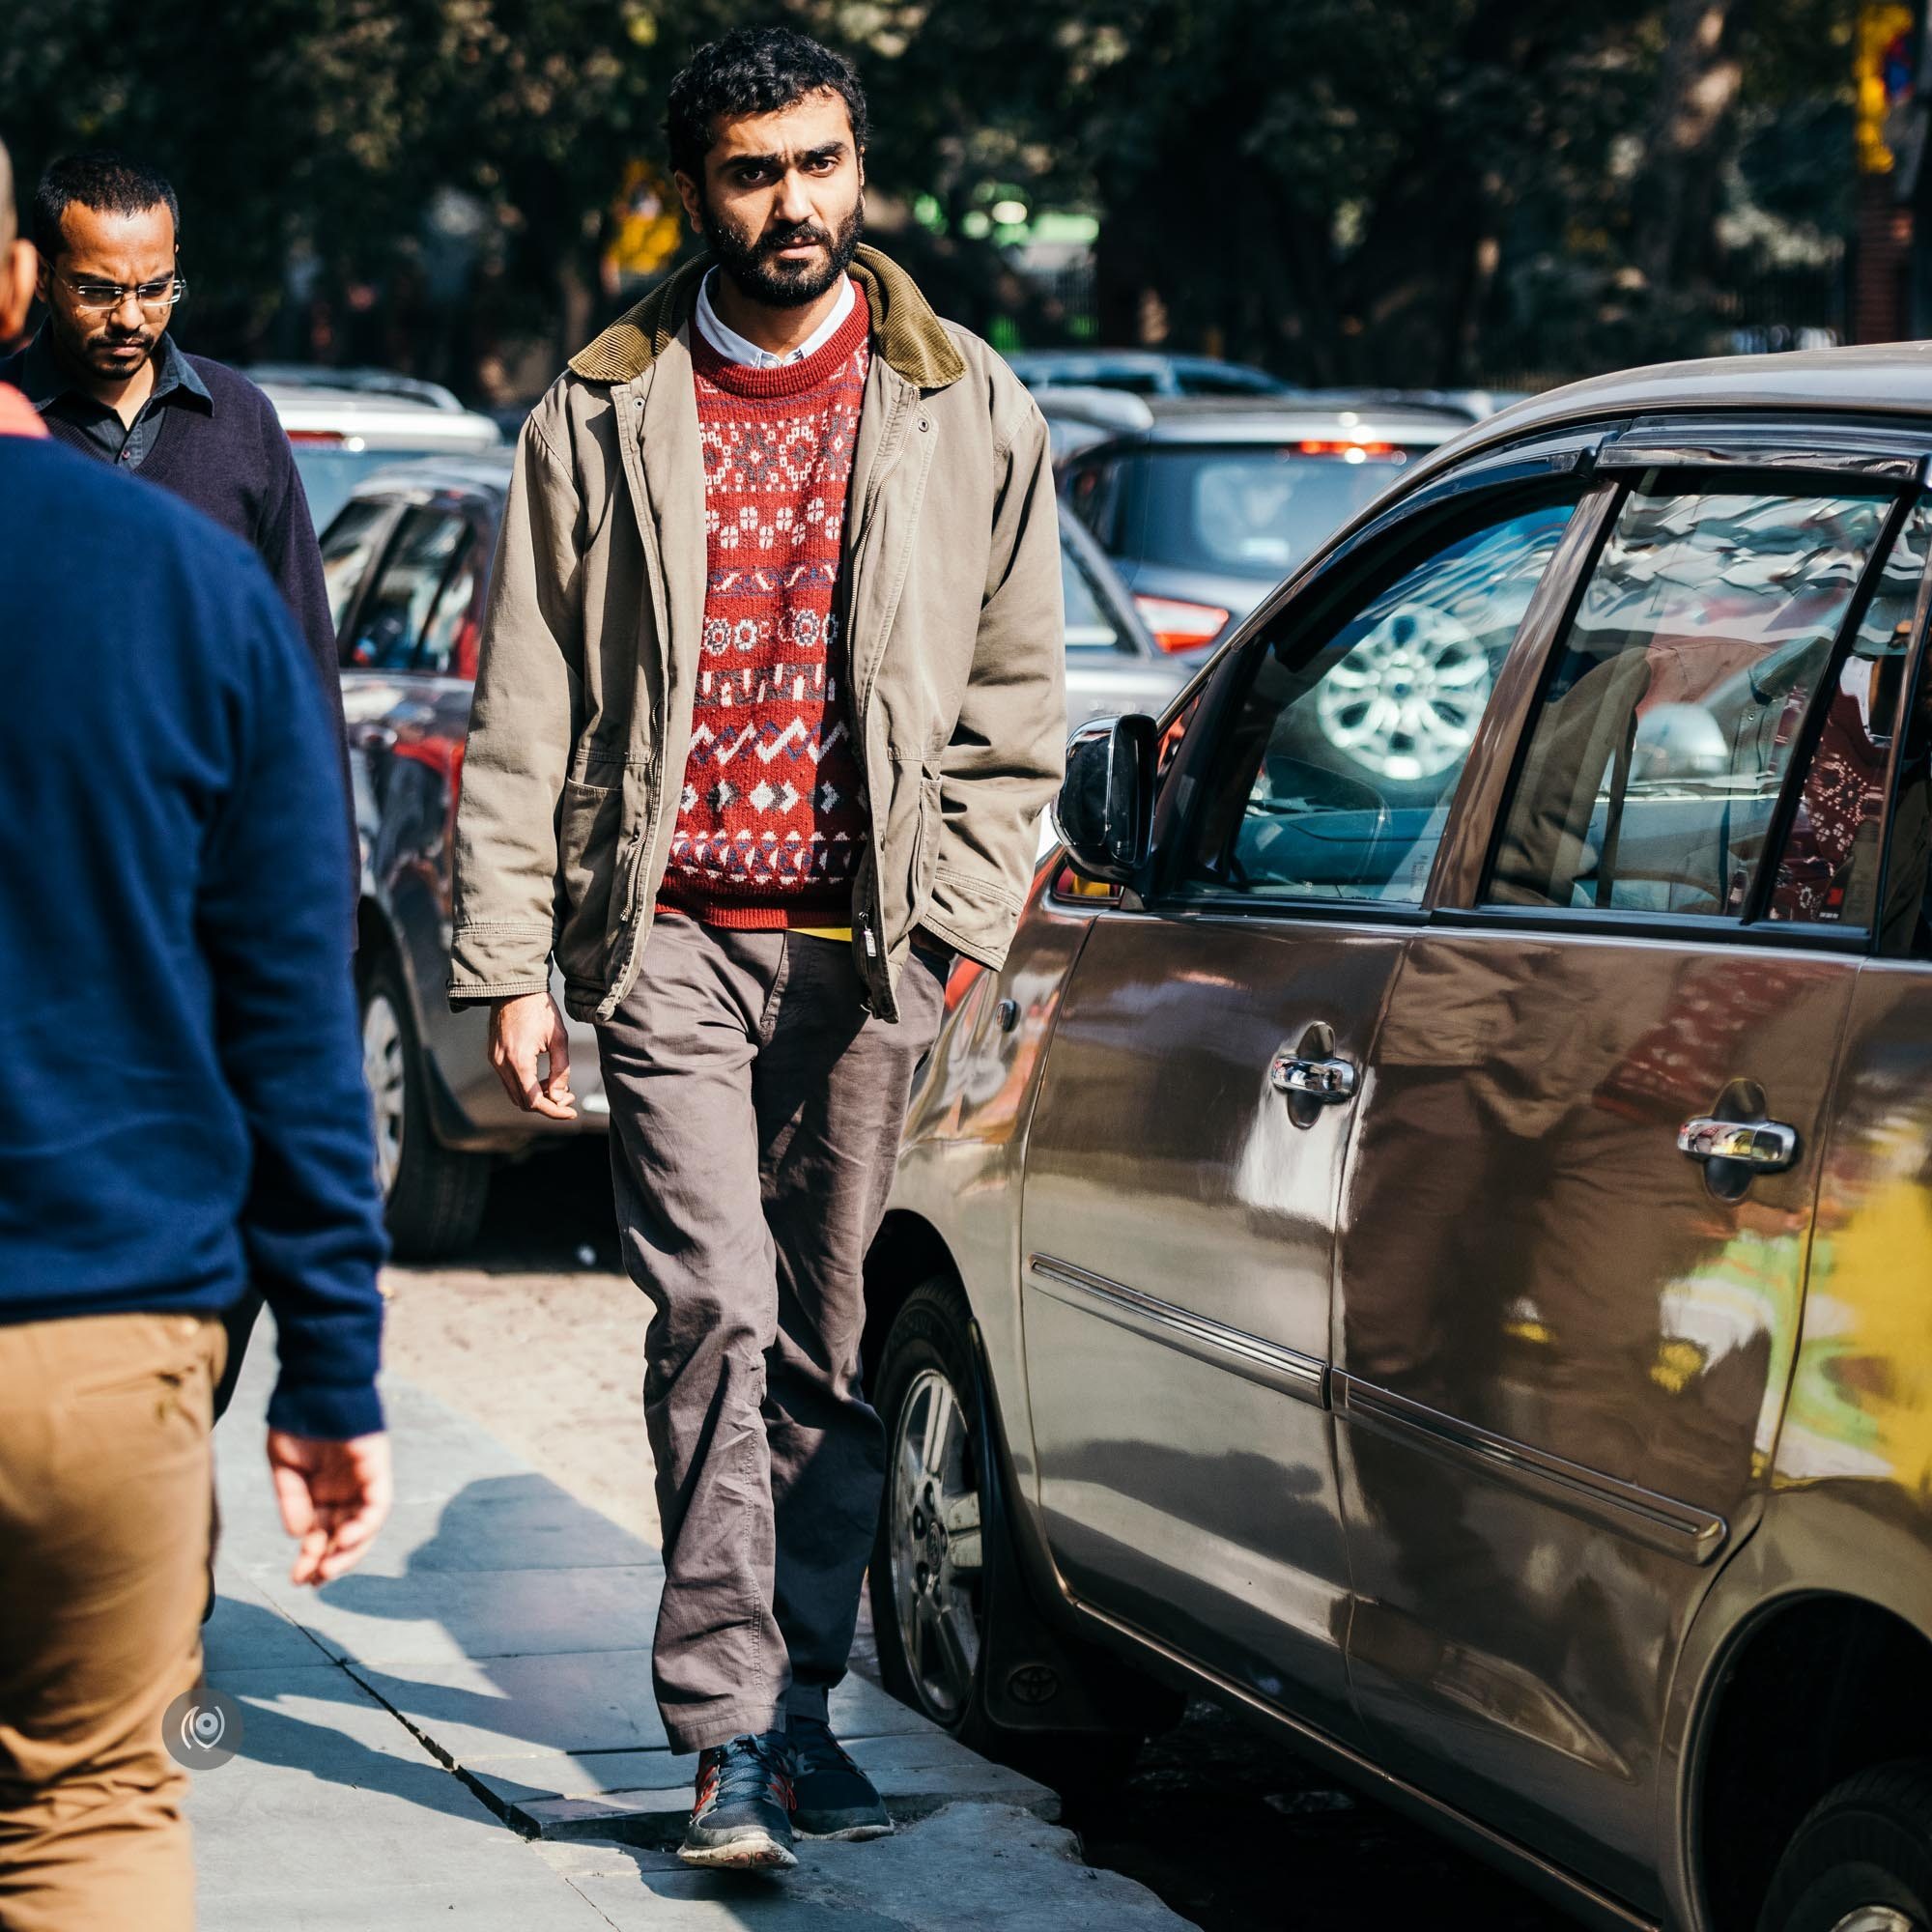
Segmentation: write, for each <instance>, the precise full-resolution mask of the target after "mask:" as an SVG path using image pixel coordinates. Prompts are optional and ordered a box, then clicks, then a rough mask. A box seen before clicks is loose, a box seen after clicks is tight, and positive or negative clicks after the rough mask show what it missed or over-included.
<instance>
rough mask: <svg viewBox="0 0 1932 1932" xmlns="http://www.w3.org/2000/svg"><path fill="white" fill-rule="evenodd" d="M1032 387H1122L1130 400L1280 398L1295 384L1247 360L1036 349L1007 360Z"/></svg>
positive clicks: (1127, 351)
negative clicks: (1159, 398) (1171, 397)
mask: <svg viewBox="0 0 1932 1932" xmlns="http://www.w3.org/2000/svg"><path fill="white" fill-rule="evenodd" d="M1007 362H1008V366H1009V367H1010V368H1011V370H1012V372H1013V374H1014V375H1015V376H1017V377H1018V378H1019V379H1020V381H1021V382H1022V383H1024V384H1026V385H1027V387H1028V388H1029V389H1032V390H1034V391H1035V392H1036V393H1037V392H1038V391H1040V390H1043V389H1049V388H1053V389H1061V388H1091V389H1120V390H1122V391H1123V392H1124V393H1125V394H1127V395H1130V396H1279V395H1285V394H1288V393H1289V392H1290V386H1291V385H1290V384H1287V383H1284V382H1283V381H1282V380H1281V378H1280V377H1279V376H1270V375H1269V374H1268V372H1267V371H1266V370H1265V369H1255V368H1250V367H1249V366H1248V364H1246V363H1245V362H1223V361H1222V360H1220V358H1219V357H1218V356H1213V355H1164V354H1162V353H1161V352H1160V351H1158V350H1153V349H1031V350H1022V351H1021V352H1020V353H1019V354H1018V355H1009V356H1008V357H1007Z"/></svg>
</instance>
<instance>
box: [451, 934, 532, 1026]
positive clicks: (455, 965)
mask: <svg viewBox="0 0 1932 1932" xmlns="http://www.w3.org/2000/svg"><path fill="white" fill-rule="evenodd" d="M550 948H551V928H550V927H549V926H548V925H535V924H528V923H515V924H511V923H503V924H484V925H459V926H458V927H457V928H456V930H455V931H454V932H453V933H452V934H451V935H450V941H449V981H448V994H449V1004H450V1006H451V1008H452V1009H454V1010H456V1011H458V1012H461V1011H462V1009H464V1008H465V1007H467V1006H477V1005H480V1004H481V1003H483V1002H484V1001H486V1000H508V999H514V998H515V997H516V996H517V995H518V994H519V993H542V992H546V991H548V990H549V987H550Z"/></svg>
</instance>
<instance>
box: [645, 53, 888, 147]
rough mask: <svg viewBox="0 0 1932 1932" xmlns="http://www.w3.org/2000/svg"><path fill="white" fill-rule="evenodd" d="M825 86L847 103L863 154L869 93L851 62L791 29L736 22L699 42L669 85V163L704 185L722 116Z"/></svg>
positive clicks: (786, 101) (767, 108) (762, 110)
mask: <svg viewBox="0 0 1932 1932" xmlns="http://www.w3.org/2000/svg"><path fill="white" fill-rule="evenodd" d="M828 92H829V93H832V94H836V95H838V97H839V98H840V99H842V100H843V101H844V102H845V111H846V113H847V114H849V115H850V116H851V117H852V145H853V147H854V148H856V149H858V150H859V151H860V152H861V153H863V152H864V150H865V146H866V94H865V90H864V89H863V88H862V87H861V86H860V85H859V75H858V73H857V71H855V70H854V68H853V66H852V63H851V62H850V61H848V60H847V59H845V57H844V56H843V55H842V54H836V53H834V52H833V51H832V49H831V48H830V47H825V46H820V45H819V43H817V42H816V41H814V40H811V39H810V37H808V36H807V35H805V34H801V33H797V32H795V31H794V30H793V29H792V28H790V27H735V28H733V29H732V31H731V32H730V33H728V34H726V35H725V36H724V38H723V39H722V40H716V41H713V42H711V43H709V44H708V45H706V46H701V47H699V48H698V50H697V51H696V53H695V54H693V55H692V57H691V59H690V60H689V61H687V62H686V63H685V65H684V67H683V69H682V70H681V71H679V73H678V75H677V78H676V79H675V80H673V81H672V82H671V84H670V106H669V111H668V113H667V114H666V115H665V134H666V137H667V138H668V141H669V143H670V164H671V167H672V169H673V170H674V171H676V172H677V173H679V174H686V175H689V176H690V177H691V178H692V180H693V181H695V182H698V183H702V182H703V180H704V157H705V156H706V155H708V154H709V153H710V152H711V143H712V142H713V140H714V139H716V138H717V124H718V122H719V120H720V119H721V118H722V117H724V116H725V115H731V114H776V113H777V112H778V111H779V109H780V108H781V107H789V106H791V105H792V103H793V102H794V101H798V100H803V99H805V97H806V96H807V95H808V94H823V93H828Z"/></svg>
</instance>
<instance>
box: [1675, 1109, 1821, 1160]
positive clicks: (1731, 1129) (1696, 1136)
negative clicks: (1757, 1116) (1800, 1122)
mask: <svg viewBox="0 0 1932 1932" xmlns="http://www.w3.org/2000/svg"><path fill="white" fill-rule="evenodd" d="M1677 1151H1678V1152H1679V1153H1688V1154H1689V1155H1690V1158H1691V1159H1692V1160H1736V1161H1742V1162H1743V1163H1744V1164H1745V1166H1747V1167H1748V1168H1750V1169H1752V1170H1753V1171H1754V1172H1756V1173H1758V1174H1782V1173H1783V1172H1784V1170H1785V1169H1786V1168H1787V1167H1790V1166H1792V1165H1793V1164H1794V1163H1795V1162H1796V1161H1797V1159H1798V1129H1797V1128H1796V1127H1788V1126H1786V1125H1785V1124H1784V1122H1782V1121H1713V1120H1707V1119H1705V1118H1704V1117H1703V1116H1702V1115H1699V1116H1698V1117H1697V1119H1695V1120H1691V1121H1686V1122H1684V1124H1683V1125H1682V1126H1681V1127H1679V1128H1678V1129H1677Z"/></svg>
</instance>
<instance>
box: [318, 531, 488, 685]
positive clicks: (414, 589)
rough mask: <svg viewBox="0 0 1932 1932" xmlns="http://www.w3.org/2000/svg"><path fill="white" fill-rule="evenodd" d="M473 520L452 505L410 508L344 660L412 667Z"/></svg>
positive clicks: (364, 666) (354, 664)
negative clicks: (450, 506) (431, 615)
mask: <svg viewBox="0 0 1932 1932" xmlns="http://www.w3.org/2000/svg"><path fill="white" fill-rule="evenodd" d="M468 541H469V525H468V524H467V523H466V522H465V521H464V519H463V518H462V517H461V516H460V515H458V514H456V513H454V512H452V511H448V510H427V509H421V510H412V511H410V512H409V514H408V515H407V516H406V517H404V519H403V521H402V524H401V526H400V527H399V528H398V529H397V531H396V534H395V537H394V539H393V540H392V541H391V543H390V545H389V548H388V550H387V552H386V553H385V554H384V557H383V562H382V566H381V572H380V574H379V575H378V577H377V579H376V582H375V583H374V585H373V586H372V587H371V588H370V591H369V594H368V596H366V597H365V598H363V600H362V604H361V608H360V609H359V610H358V611H356V613H355V639H354V641H353V642H352V643H351V644H350V647H349V649H348V651H347V652H346V654H345V655H344V658H343V663H344V664H345V665H346V666H348V667H349V668H352V669H355V670H411V669H413V668H415V657H416V641H417V639H419V638H420V637H421V636H422V632H423V625H424V623H425V622H426V621H427V619H428V617H429V613H430V610H431V608H432V607H433V606H434V604H435V602H436V595H437V592H438V591H439V590H440V588H441V587H442V582H443V579H444V577H445V576H446V575H447V574H448V571H449V568H450V565H451V564H452V562H454V560H455V558H456V556H457V554H458V552H460V551H461V550H462V549H463V547H464V546H465V545H466V544H467V543H468Z"/></svg>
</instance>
